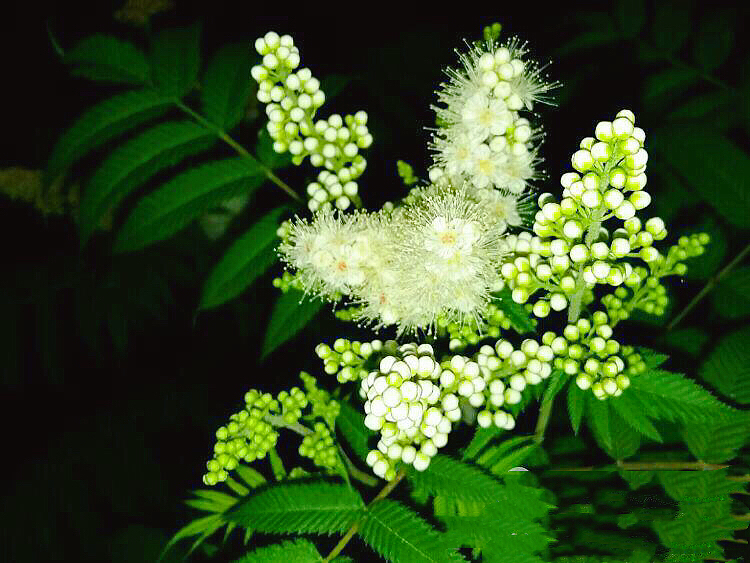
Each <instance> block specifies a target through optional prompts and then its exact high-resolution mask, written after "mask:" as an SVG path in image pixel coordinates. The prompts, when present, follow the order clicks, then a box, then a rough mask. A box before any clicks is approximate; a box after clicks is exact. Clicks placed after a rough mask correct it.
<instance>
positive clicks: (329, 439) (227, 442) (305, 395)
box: [203, 372, 340, 485]
mask: <svg viewBox="0 0 750 563" xmlns="http://www.w3.org/2000/svg"><path fill="white" fill-rule="evenodd" d="M300 379H302V382H303V384H304V385H303V386H304V390H303V389H300V388H299V387H292V388H291V389H290V390H289V391H281V392H279V393H278V394H277V396H276V397H275V398H274V397H273V396H272V395H271V394H270V393H261V392H259V391H257V390H255V389H251V390H250V391H248V392H247V393H246V394H245V408H244V409H243V410H241V411H240V412H238V413H235V414H233V415H232V416H230V417H229V423H228V424H226V425H224V426H222V427H220V428H219V429H218V430H217V431H216V438H217V442H216V444H215V445H214V456H213V459H211V460H210V461H209V462H208V463H207V464H206V468H207V469H208V472H207V473H206V474H205V475H204V476H203V482H204V483H205V484H206V485H216V484H217V483H220V482H223V481H226V480H227V478H228V477H229V471H232V470H233V469H236V468H237V466H238V465H239V463H240V462H245V463H252V462H253V461H255V460H257V459H263V458H264V457H265V456H266V454H267V453H268V452H269V450H271V449H272V448H274V447H275V446H276V443H277V441H278V438H279V432H278V429H279V428H289V429H291V430H293V431H295V432H297V433H300V434H302V435H303V436H304V438H303V441H302V445H301V446H300V448H299V453H300V454H301V455H303V456H305V457H309V458H311V459H312V460H313V462H314V463H315V464H316V465H317V466H319V467H324V468H326V469H329V470H331V471H334V470H336V469H337V468H338V464H339V460H338V456H337V453H336V448H335V446H334V445H333V434H332V433H331V429H332V428H333V426H334V423H335V420H336V417H337V416H338V414H339V411H340V406H339V404H338V402H337V401H334V400H332V399H331V397H330V394H329V393H328V392H327V391H324V390H322V389H319V388H318V387H317V385H316V382H315V378H314V377H312V376H311V375H309V374H307V373H304V372H302V373H301V374H300ZM303 411H305V412H304V415H305V420H309V419H310V418H312V419H322V422H321V421H320V420H318V421H317V422H316V423H315V425H314V428H313V429H312V430H310V429H309V428H307V427H305V426H303V425H302V424H300V420H302V418H303Z"/></svg>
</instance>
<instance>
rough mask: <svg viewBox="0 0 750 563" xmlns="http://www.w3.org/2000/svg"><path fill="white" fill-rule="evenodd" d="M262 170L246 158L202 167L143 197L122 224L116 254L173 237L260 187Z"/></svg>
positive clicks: (231, 159)
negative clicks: (206, 214) (220, 206)
mask: <svg viewBox="0 0 750 563" xmlns="http://www.w3.org/2000/svg"><path fill="white" fill-rule="evenodd" d="M264 178H265V176H264V175H263V172H262V169H261V168H260V167H259V166H258V165H257V164H256V163H254V162H253V161H250V160H248V159H246V158H227V159H224V160H218V161H213V162H209V163H207V164H203V165H201V166H198V167H196V168H192V169H190V170H187V171H186V172H183V173H182V174H179V175H178V176H176V177H174V178H173V179H172V180H170V181H169V182H167V183H166V184H164V185H163V186H161V187H160V188H158V189H157V190H156V191H153V192H151V193H150V194H148V195H147V196H146V197H144V198H143V199H142V200H141V201H140V202H139V203H138V205H137V206H136V208H135V209H134V210H133V212H132V213H131V214H130V216H129V217H128V219H127V220H126V221H125V224H124V225H123V227H122V229H121V230H120V233H119V235H118V237H117V240H116V242H115V251H116V252H127V251H132V250H137V249H139V248H143V247H144V246H147V245H149V244H152V243H154V242H157V241H160V240H164V239H165V238H168V237H169V236H171V235H173V234H174V233H176V232H177V231H179V230H180V229H181V228H183V227H184V226H185V225H187V224H188V223H190V221H192V220H193V219H195V218H196V217H198V216H199V215H200V214H201V213H204V212H206V211H207V210H208V209H210V208H211V207H213V206H215V205H216V204H218V203H219V202H221V201H224V200H227V199H229V198H231V197H233V196H235V195H238V194H240V193H249V192H251V191H253V190H255V189H256V188H257V187H258V186H260V185H261V184H262V183H263V180H264Z"/></svg>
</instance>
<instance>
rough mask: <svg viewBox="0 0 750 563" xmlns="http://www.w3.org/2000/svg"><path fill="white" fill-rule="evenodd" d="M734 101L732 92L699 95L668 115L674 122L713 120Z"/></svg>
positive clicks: (722, 91)
mask: <svg viewBox="0 0 750 563" xmlns="http://www.w3.org/2000/svg"><path fill="white" fill-rule="evenodd" d="M733 101H734V95H733V94H732V93H731V92H726V91H724V90H720V91H718V92H710V93H708V94H699V95H698V96H695V97H693V98H691V99H690V100H688V101H687V102H685V103H684V104H682V105H680V106H678V107H677V108H675V109H673V110H672V111H670V112H669V113H668V114H667V118H668V119H671V120H673V121H686V120H690V119H712V118H714V117H715V116H716V114H717V113H718V112H719V110H721V109H723V108H726V107H727V106H729V105H730V104H731V103H732V102H733Z"/></svg>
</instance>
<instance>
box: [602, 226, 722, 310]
mask: <svg viewBox="0 0 750 563" xmlns="http://www.w3.org/2000/svg"><path fill="white" fill-rule="evenodd" d="M710 240H711V237H710V236H709V235H708V234H707V233H696V234H692V235H690V236H683V237H680V239H679V240H678V243H677V244H676V245H674V246H672V247H670V248H669V250H668V251H667V254H666V255H664V254H659V255H658V256H657V257H656V258H655V259H654V260H652V261H651V262H650V263H648V268H646V267H643V266H637V267H635V268H634V269H633V273H632V275H631V276H630V277H629V278H628V279H627V280H626V281H625V286H626V287H618V288H617V289H616V290H615V292H614V294H611V295H605V296H604V297H602V305H604V306H605V307H606V309H607V313H608V314H609V316H610V317H611V318H612V319H614V320H616V321H621V320H625V319H627V318H628V317H630V314H631V312H632V311H633V310H635V309H639V310H641V311H643V312H645V313H647V314H650V315H663V314H664V311H665V310H666V307H667V304H668V303H669V298H668V296H667V288H666V287H665V286H664V285H663V284H662V283H661V278H664V277H666V276H674V275H677V276H684V275H685V273H687V265H686V264H685V263H684V261H685V260H687V259H688V258H695V257H697V256H700V255H701V254H703V253H704V252H705V245H706V244H708V243H709V242H710Z"/></svg>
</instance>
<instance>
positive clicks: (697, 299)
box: [665, 244, 750, 332]
mask: <svg viewBox="0 0 750 563" xmlns="http://www.w3.org/2000/svg"><path fill="white" fill-rule="evenodd" d="M749 252H750V244H748V245H747V246H746V247H745V248H743V249H742V250H741V251H740V253H739V254H737V256H735V257H734V260H732V261H731V262H730V263H729V264H727V265H726V266H724V268H722V269H721V271H719V272H718V273H717V274H716V275H715V276H714V277H712V278H711V279H710V280H708V283H706V285H704V286H703V289H701V290H700V292H699V293H698V294H697V295H696V296H695V297H693V299H692V300H691V301H690V303H688V304H687V306H685V308H684V309H683V310H682V311H680V314H679V315H677V316H676V317H675V318H673V319H672V320H671V321H670V323H669V324H668V325H667V328H666V329H665V330H666V331H667V332H669V331H670V330H672V329H673V328H674V327H675V326H677V324H678V323H679V322H680V321H681V320H682V319H683V318H684V317H685V315H687V314H688V313H689V312H690V311H691V310H692V309H693V307H695V306H696V305H697V304H698V303H699V302H700V301H701V299H703V298H704V297H705V296H706V294H708V292H709V291H711V290H712V289H713V288H714V287H715V286H716V284H718V283H719V281H720V280H721V278H723V277H724V276H726V275H727V274H728V273H729V272H731V271H732V268H734V267H735V266H736V265H737V264H739V263H740V262H741V261H742V259H743V258H744V257H745V256H747V254H748V253H749Z"/></svg>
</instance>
